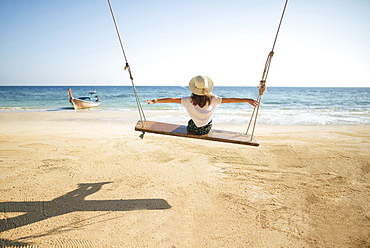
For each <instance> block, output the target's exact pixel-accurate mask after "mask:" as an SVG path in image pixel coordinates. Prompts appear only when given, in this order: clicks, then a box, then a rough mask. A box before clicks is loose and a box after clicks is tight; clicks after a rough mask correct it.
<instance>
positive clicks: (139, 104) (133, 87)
mask: <svg viewBox="0 0 370 248" xmlns="http://www.w3.org/2000/svg"><path fill="white" fill-rule="evenodd" d="M107 1H108V5H109V9H110V13H111V14H112V19H113V23H114V27H115V28H116V33H117V36H118V41H119V44H120V45H121V50H122V54H123V57H124V59H125V61H126V65H125V67H124V70H127V71H128V73H129V76H130V80H131V85H132V89H133V91H134V94H135V99H136V105H137V108H138V110H139V115H140V120H141V123H142V125H143V127H144V122H146V117H145V114H144V110H143V107H142V105H141V102H140V98H139V94H138V93H137V90H136V87H135V84H134V78H133V76H132V72H131V67H130V65H129V64H128V60H127V57H126V53H125V49H124V48H123V43H122V39H121V35H120V33H119V30H118V26H117V22H116V18H115V17H114V13H113V9H112V5H111V4H110V0H107ZM140 137H141V138H142V137H144V132H143V133H142V134H141V135H140Z"/></svg>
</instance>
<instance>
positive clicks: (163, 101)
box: [145, 97, 181, 104]
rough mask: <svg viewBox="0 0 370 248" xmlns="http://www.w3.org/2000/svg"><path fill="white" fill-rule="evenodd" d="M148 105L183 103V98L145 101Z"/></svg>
mask: <svg viewBox="0 0 370 248" xmlns="http://www.w3.org/2000/svg"><path fill="white" fill-rule="evenodd" d="M145 101H146V103H147V104H155V103H181V98H173V97H167V98H158V99H153V100H145Z"/></svg>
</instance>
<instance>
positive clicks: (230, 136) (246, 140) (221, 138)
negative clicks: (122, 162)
mask: <svg viewBox="0 0 370 248" xmlns="http://www.w3.org/2000/svg"><path fill="white" fill-rule="evenodd" d="M135 130H136V131H141V132H148V133H157V134H164V135H172V136H180V137H186V138H194V139H204V140H212V141H218V142H226V143H234V144H240V145H249V146H259V145H260V144H259V143H257V141H256V140H255V139H254V138H252V139H251V136H250V135H246V134H244V133H238V132H232V131H223V130H215V129H212V130H211V132H210V133H208V134H205V135H195V134H190V133H188V131H187V128H186V126H184V125H176V124H169V123H163V122H156V121H145V122H142V121H138V122H137V124H136V126H135Z"/></svg>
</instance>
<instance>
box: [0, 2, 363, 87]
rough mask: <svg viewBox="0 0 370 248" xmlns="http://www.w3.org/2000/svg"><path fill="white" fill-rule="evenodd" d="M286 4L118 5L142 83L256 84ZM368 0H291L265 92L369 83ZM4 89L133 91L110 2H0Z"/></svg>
mask: <svg viewBox="0 0 370 248" xmlns="http://www.w3.org/2000/svg"><path fill="white" fill-rule="evenodd" d="M284 2H285V0H261V1H252V0H229V1H225V0H222V1H221V0H187V1H180V0H135V1H133V0H132V1H128V0H111V4H112V6H113V10H114V12H115V16H116V19H117V22H118V26H119V29H120V32H121V36H122V40H123V43H124V47H125V50H126V53H127V57H128V60H129V62H130V65H131V69H132V72H133V76H134V82H135V84H136V85H181V86H183V85H187V83H188V82H189V80H190V79H191V78H192V77H193V76H196V75H199V74H203V75H207V76H209V77H211V78H212V79H213V81H214V82H215V84H216V85H232V86H234V85H240V86H257V85H258V84H259V80H260V79H261V76H262V72H263V67H264V64H265V60H266V57H267V55H268V53H269V52H270V50H271V49H272V44H273V40H274V38H275V33H276V30H277V25H278V21H279V18H280V15H281V12H282V9H283V5H284ZM369 13H370V1H369V0H309V1H304V0H290V1H289V3H288V7H287V10H286V14H285V17H284V21H283V24H282V27H281V30H280V34H279V37H278V40H277V44H276V47H275V55H274V57H273V59H272V64H271V69H270V73H269V76H268V80H267V86H333V87H339V86H364V87H369V86H370V32H369V30H370V14H369ZM0 32H1V39H0V49H1V50H0V85H130V83H131V82H130V80H129V77H128V74H127V72H126V71H123V67H124V59H123V56H122V53H121V50H120V47H119V43H118V39H117V36H116V33H115V29H114V26H113V21H112V18H111V16H110V12H109V7H108V3H107V1H106V0H78V1H77V0H58V1H57V0H32V1H30V0H11V1H7V0H0Z"/></svg>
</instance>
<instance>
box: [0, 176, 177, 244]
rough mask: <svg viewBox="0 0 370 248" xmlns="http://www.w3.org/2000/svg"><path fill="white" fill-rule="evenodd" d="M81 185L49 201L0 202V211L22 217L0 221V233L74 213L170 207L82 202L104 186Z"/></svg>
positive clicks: (134, 202)
mask: <svg viewBox="0 0 370 248" xmlns="http://www.w3.org/2000/svg"><path fill="white" fill-rule="evenodd" d="M109 183H111V182H101V183H80V184H78V188H77V189H75V190H73V191H71V192H68V193H67V194H65V195H62V196H59V197H57V198H55V199H53V200H51V201H25V202H0V210H1V211H2V212H3V214H4V215H6V213H19V212H21V213H24V214H22V215H20V216H16V217H12V218H4V219H1V220H0V232H5V231H8V230H11V229H15V228H18V227H22V226H26V225H29V224H32V223H36V222H39V221H42V220H45V219H48V218H52V217H56V216H60V215H64V214H68V213H72V212H77V211H107V212H111V211H134V210H164V209H169V208H171V206H170V205H169V204H168V202H167V201H166V200H164V199H126V200H85V197H87V196H89V195H91V194H94V193H96V192H97V191H99V190H100V189H101V188H102V186H103V185H104V184H109ZM4 245H6V246H9V245H26V244H25V243H23V242H21V241H20V239H19V240H17V241H11V240H5V239H0V247H3V246H4Z"/></svg>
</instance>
